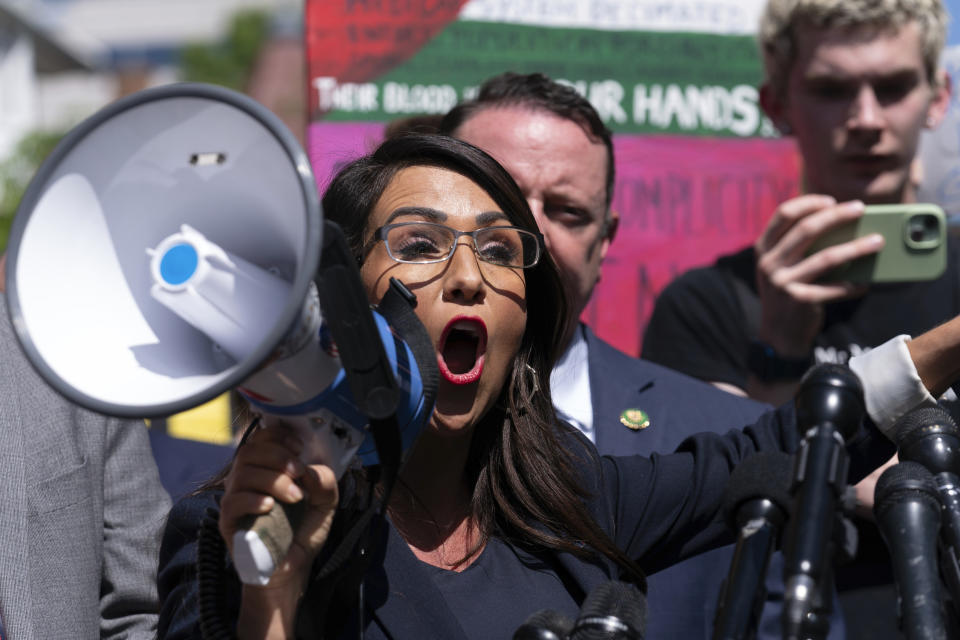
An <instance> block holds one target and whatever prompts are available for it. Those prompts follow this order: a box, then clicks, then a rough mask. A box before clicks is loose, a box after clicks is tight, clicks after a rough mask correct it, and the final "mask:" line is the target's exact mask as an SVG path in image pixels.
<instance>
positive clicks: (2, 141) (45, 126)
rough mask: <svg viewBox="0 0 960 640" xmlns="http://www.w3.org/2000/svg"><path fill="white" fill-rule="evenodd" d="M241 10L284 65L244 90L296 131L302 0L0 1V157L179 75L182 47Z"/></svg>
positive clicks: (203, 40)
mask: <svg viewBox="0 0 960 640" xmlns="http://www.w3.org/2000/svg"><path fill="white" fill-rule="evenodd" d="M245 10H259V11H263V12H264V13H265V14H266V15H267V16H268V18H269V25H270V38H269V39H268V41H267V43H266V45H265V46H264V48H263V53H264V58H265V60H266V62H268V63H269V64H271V66H276V62H274V61H275V60H277V59H278V58H279V59H280V60H281V61H282V64H281V67H282V68H281V69H280V70H279V72H277V71H278V70H277V69H275V70H274V73H260V74H258V73H256V72H254V75H256V76H257V78H258V80H257V81H256V82H255V83H252V84H251V88H252V89H255V90H256V91H259V92H261V93H263V96H264V97H265V98H266V99H264V100H261V101H262V102H265V104H267V106H268V107H273V106H274V105H278V108H279V110H280V111H281V112H282V113H281V115H283V116H284V117H285V120H286V121H287V122H289V123H290V124H291V125H293V127H297V122H298V117H297V115H296V113H294V112H296V111H297V106H298V105H301V104H302V103H303V101H304V98H303V93H304V91H303V86H302V84H303V83H302V77H303V59H304V56H303V52H302V46H301V41H302V37H301V31H302V28H301V26H300V25H301V23H302V12H303V8H302V2H301V0H203V1H202V2H198V1H196V0H0V159H5V158H7V157H8V156H9V154H10V153H11V152H12V150H13V149H14V147H15V145H16V144H17V141H18V140H20V139H21V138H22V137H23V136H24V135H26V134H28V133H30V132H32V131H35V130H40V131H65V130H66V129H69V128H70V127H71V126H73V125H74V124H76V123H77V122H79V121H80V120H82V119H83V118H85V117H86V116H88V115H90V114H91V113H93V112H94V111H96V110H97V109H99V108H101V107H102V106H104V105H105V104H107V103H109V102H110V101H112V100H114V99H116V98H118V97H120V96H122V95H126V94H128V93H131V92H133V91H137V90H139V89H143V88H146V87H150V86H155V85H160V84H166V83H169V82H175V81H177V80H180V79H183V77H184V76H183V73H182V68H181V61H182V53H183V51H184V50H185V48H187V47H189V46H195V45H210V46H216V45H217V44H218V43H221V42H222V41H223V40H224V39H225V38H226V37H227V35H228V32H229V30H230V27H231V23H232V20H233V19H234V17H235V16H237V15H238V14H239V13H240V12H242V11H245ZM291 67H292V68H291ZM297 68H299V70H300V73H299V74H298V75H296V70H297ZM291 76H292V77H293V78H295V81H292V80H291V81H290V82H289V89H290V90H291V92H292V93H293V96H294V97H293V98H292V99H291V98H289V97H287V94H286V93H285V91H284V87H283V86H282V85H283V84H284V82H285V78H288V77H291ZM244 88H246V87H244ZM254 97H255V98H258V99H259V98H260V97H259V96H257V95H254ZM271 103H272V104H271ZM302 109H303V107H300V110H301V112H302ZM303 120H304V117H303V116H302V115H300V116H299V123H300V124H299V128H300V129H302V128H303V124H302V123H303ZM297 133H298V134H299V132H297ZM0 246H2V242H0Z"/></svg>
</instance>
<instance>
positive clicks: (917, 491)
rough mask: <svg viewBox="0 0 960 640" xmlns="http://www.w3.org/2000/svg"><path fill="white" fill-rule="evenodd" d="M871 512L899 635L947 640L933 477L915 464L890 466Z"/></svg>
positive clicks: (938, 515) (880, 484) (937, 502)
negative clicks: (883, 547) (893, 591)
mask: <svg viewBox="0 0 960 640" xmlns="http://www.w3.org/2000/svg"><path fill="white" fill-rule="evenodd" d="M873 513H874V516H875V517H876V520H877V526H878V527H879V528H880V534H881V535H882V536H883V540H884V542H886V543H887V548H888V549H889V550H890V559H891V561H892V564H893V575H894V578H895V579H896V582H897V594H898V598H897V600H898V602H899V605H900V627H901V630H902V631H903V633H904V635H905V636H906V637H907V638H908V639H909V640H920V639H921V638H922V639H923V640H946V637H947V630H946V626H945V622H944V617H943V609H942V601H941V594H940V577H939V575H938V573H937V534H938V531H939V529H940V503H939V500H938V499H937V486H936V483H935V482H934V480H933V476H932V475H931V473H930V472H929V471H927V469H926V468H925V467H924V466H923V465H921V464H917V463H916V462H901V463H900V464H898V465H894V466H892V467H890V468H889V469H887V470H886V471H884V472H883V475H881V476H880V479H879V480H877V488H876V491H875V492H874V505H873Z"/></svg>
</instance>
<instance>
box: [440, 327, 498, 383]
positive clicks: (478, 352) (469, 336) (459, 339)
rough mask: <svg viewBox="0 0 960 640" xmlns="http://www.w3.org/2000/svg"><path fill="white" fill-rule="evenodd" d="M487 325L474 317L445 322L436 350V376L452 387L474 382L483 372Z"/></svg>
mask: <svg viewBox="0 0 960 640" xmlns="http://www.w3.org/2000/svg"><path fill="white" fill-rule="evenodd" d="M486 351H487V326H486V325H485V324H484V323H483V320H481V319H480V318H476V317H468V316H457V317H456V318H453V319H452V320H451V321H450V322H448V323H447V326H446V327H444V329H443V334H442V335H441V336H440V345H439V347H438V348H437V366H439V367H440V375H442V376H443V377H444V378H445V379H446V380H447V382H451V383H453V384H470V383H472V382H476V381H477V380H478V379H479V378H480V374H481V373H483V360H484V354H485V353H486Z"/></svg>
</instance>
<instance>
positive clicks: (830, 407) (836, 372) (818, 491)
mask: <svg viewBox="0 0 960 640" xmlns="http://www.w3.org/2000/svg"><path fill="white" fill-rule="evenodd" d="M795 406H796V411H797V425H798V427H799V428H800V430H801V433H803V434H804V435H803V440H802V441H801V443H800V448H799V450H798V451H797V456H796V460H797V463H796V468H795V470H794V481H793V494H794V496H795V503H794V509H793V511H792V512H791V514H790V524H789V527H788V529H787V534H786V538H785V541H786V546H785V551H784V557H785V563H784V564H785V566H784V583H785V584H784V606H783V633H784V638H786V639H787V640H793V639H796V638H802V637H805V636H807V635H808V634H809V633H811V632H812V630H813V627H814V626H815V625H826V622H825V620H824V618H823V617H822V616H819V615H818V614H819V613H822V608H823V607H825V606H829V605H828V601H827V600H826V597H825V596H826V594H827V593H828V591H829V586H828V585H827V584H825V582H826V581H825V580H824V574H825V572H826V573H827V575H829V573H830V564H831V559H830V557H829V555H830V549H831V547H832V545H831V538H832V537H833V530H834V522H835V520H836V515H837V504H838V501H839V500H840V498H841V496H842V494H843V492H844V490H845V488H846V486H847V468H848V464H849V460H848V458H847V452H846V449H845V447H844V441H845V440H846V438H849V437H850V436H852V435H853V434H854V433H856V432H857V430H858V429H859V426H860V423H861V421H862V419H863V415H864V412H865V409H864V404H863V387H862V385H861V384H860V380H859V379H858V378H857V376H856V374H855V373H853V371H851V370H850V369H848V368H847V367H844V366H841V365H835V364H823V365H819V366H817V367H815V368H813V369H811V370H810V371H808V372H807V374H806V375H805V376H804V377H803V380H801V382H800V390H799V391H798V392H797V397H796V401H795ZM820 631H821V632H822V633H824V634H825V632H826V629H821V630H820Z"/></svg>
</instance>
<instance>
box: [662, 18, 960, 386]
mask: <svg viewBox="0 0 960 640" xmlns="http://www.w3.org/2000/svg"><path fill="white" fill-rule="evenodd" d="M946 20H947V16H946V12H945V10H944V7H943V6H942V3H941V2H940V0H904V1H901V2H896V3H877V2H873V1H871V0H770V2H769V3H768V5H767V7H766V11H765V13H764V16H763V18H762V20H761V25H760V44H761V48H762V53H763V58H764V68H765V72H766V79H765V81H764V84H763V86H762V87H761V89H760V101H761V105H762V106H763V109H764V111H765V112H766V114H767V116H768V117H769V118H770V119H771V120H772V121H773V123H774V125H776V127H777V128H778V129H779V130H780V131H781V133H783V134H784V135H792V136H794V137H795V138H796V141H797V145H798V148H799V151H800V154H801V156H802V158H803V164H804V171H805V173H804V178H805V180H804V185H805V188H804V191H805V193H804V194H803V195H801V196H799V197H796V198H793V199H791V200H788V201H786V202H784V203H783V204H781V205H780V207H779V208H778V209H777V210H776V211H775V212H774V214H773V217H772V218H771V219H770V221H769V223H768V225H767V227H766V229H765V230H764V232H763V233H762V234H761V236H760V237H759V238H758V239H757V241H756V243H755V244H754V246H753V247H750V248H748V249H745V250H743V251H741V252H739V253H736V254H733V255H727V256H723V257H721V258H720V259H719V260H718V261H717V262H716V264H715V265H713V266H711V267H707V268H704V269H697V270H694V271H691V272H688V273H686V274H684V275H683V276H681V277H680V278H679V279H678V280H676V281H675V282H673V283H672V284H671V285H669V286H668V287H667V288H666V289H665V290H664V291H663V292H662V294H661V295H660V298H659V299H658V301H657V305H656V307H655V309H654V312H653V316H652V318H651V321H650V324H649V325H648V327H647V331H646V334H645V336H644V342H643V357H644V358H646V359H649V360H652V361H654V362H658V363H660V364H664V365H667V366H669V367H672V368H674V369H677V370H680V371H682V372H684V373H687V374H688V375H692V376H693V377H697V378H700V379H703V380H707V381H709V382H712V383H714V384H716V385H717V386H719V387H721V388H724V389H727V390H729V391H732V392H734V393H739V394H743V395H748V396H750V397H753V398H756V399H759V400H763V401H766V402H770V403H772V404H780V403H782V402H785V401H787V400H789V399H790V398H791V397H792V396H793V393H794V392H795V390H796V388H797V385H798V383H799V380H800V377H801V376H802V374H803V373H804V371H806V369H807V368H808V367H809V366H810V365H812V364H814V363H815V362H840V363H845V362H846V361H847V360H848V359H849V358H850V356H852V355H856V354H858V353H861V352H863V351H865V350H867V349H869V348H871V347H873V346H875V345H878V344H880V343H882V342H883V341H885V340H887V339H888V338H890V337H892V336H895V335H898V334H903V333H906V334H910V335H918V334H920V333H922V332H923V331H925V330H927V329H929V328H931V327H933V326H936V325H937V324H940V323H942V322H944V321H946V320H947V319H949V318H952V317H953V316H954V315H956V314H957V312H958V311H960V279H958V272H957V265H958V264H960V263H958V262H957V259H958V256H957V255H956V247H954V246H950V248H949V256H948V263H949V266H948V268H947V269H946V271H945V272H944V274H943V275H942V276H940V277H939V278H936V279H932V280H926V281H922V282H909V283H896V284H893V283H891V284H864V283H856V282H850V281H848V280H837V281H831V280H829V279H826V280H825V279H823V278H824V276H825V275H826V274H828V273H830V272H831V271H833V270H834V269H836V268H837V267H842V265H845V264H846V263H848V262H850V261H852V260H854V259H856V258H860V257H863V256H870V255H872V254H876V253H877V252H879V251H881V249H882V248H883V247H884V244H885V239H884V237H883V235H881V234H879V233H868V234H866V235H863V236H861V237H856V238H854V239H851V240H848V241H846V242H842V243H840V244H836V245H832V246H828V247H824V248H820V249H819V250H816V251H813V252H812V253H811V252H810V249H811V247H812V246H814V243H816V242H817V241H818V239H820V238H822V237H823V236H825V235H826V234H828V233H829V232H831V230H834V229H837V228H838V227H841V226H843V225H845V224H849V223H852V222H853V221H856V220H859V219H861V218H863V216H864V215H865V208H869V207H870V206H871V205H879V204H884V205H889V204H909V203H913V202H914V201H915V199H916V185H915V182H914V180H913V177H914V170H915V166H914V157H915V155H916V150H917V143H918V140H919V137H920V132H921V131H922V130H923V129H924V128H932V127H935V126H936V125H937V124H938V123H939V122H940V120H941V119H942V117H943V115H944V113H945V111H946V109H947V106H948V103H949V98H950V86H949V78H948V76H947V75H946V73H945V72H944V71H943V70H942V69H940V68H939V65H938V58H939V55H940V52H941V50H942V48H943V43H944V38H945V31H946ZM868 215H869V214H868ZM905 215H909V213H908V214H905ZM888 235H890V234H888ZM894 235H895V234H894ZM899 240H900V238H890V237H888V238H887V239H886V244H887V245H888V249H890V248H893V249H896V247H891V246H889V245H890V243H891V242H899ZM907 268H908V267H907V266H905V267H904V269H907Z"/></svg>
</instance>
